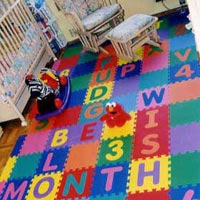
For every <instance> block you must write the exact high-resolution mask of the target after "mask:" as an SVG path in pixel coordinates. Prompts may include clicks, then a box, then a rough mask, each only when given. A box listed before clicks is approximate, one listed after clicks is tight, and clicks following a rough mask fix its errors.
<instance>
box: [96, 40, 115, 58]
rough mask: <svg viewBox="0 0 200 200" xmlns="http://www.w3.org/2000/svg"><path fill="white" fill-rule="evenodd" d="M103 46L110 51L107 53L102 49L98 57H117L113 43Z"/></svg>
mask: <svg viewBox="0 0 200 200" xmlns="http://www.w3.org/2000/svg"><path fill="white" fill-rule="evenodd" d="M103 48H104V49H105V50H106V51H107V52H108V54H106V53H104V52H102V51H100V53H99V56H98V59H99V58H105V57H108V56H115V57H117V55H116V52H115V49H114V47H113V46H112V44H108V45H106V46H103Z"/></svg>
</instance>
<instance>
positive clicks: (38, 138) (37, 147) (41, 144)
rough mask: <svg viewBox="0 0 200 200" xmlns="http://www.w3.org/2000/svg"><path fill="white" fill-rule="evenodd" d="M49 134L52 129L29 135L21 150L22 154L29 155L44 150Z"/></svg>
mask: <svg viewBox="0 0 200 200" xmlns="http://www.w3.org/2000/svg"><path fill="white" fill-rule="evenodd" d="M49 135H50V131H46V132H39V133H35V134H31V135H27V137H26V139H25V141H24V143H23V145H22V148H21V150H20V155H27V154H32V153H37V152H42V151H44V150H45V145H46V144H47V141H48V137H49Z"/></svg>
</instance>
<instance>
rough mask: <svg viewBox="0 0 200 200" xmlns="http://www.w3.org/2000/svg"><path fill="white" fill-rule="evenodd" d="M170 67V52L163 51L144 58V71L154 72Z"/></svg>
mask: <svg viewBox="0 0 200 200" xmlns="http://www.w3.org/2000/svg"><path fill="white" fill-rule="evenodd" d="M167 67H168V53H162V54H159V55H157V56H152V57H147V58H145V59H143V63H142V71H141V72H142V73H147V72H152V71H156V70H159V69H164V68H167Z"/></svg>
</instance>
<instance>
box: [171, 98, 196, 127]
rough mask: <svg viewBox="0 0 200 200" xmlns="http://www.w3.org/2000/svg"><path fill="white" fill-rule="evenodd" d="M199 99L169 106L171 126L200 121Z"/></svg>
mask: <svg viewBox="0 0 200 200" xmlns="http://www.w3.org/2000/svg"><path fill="white" fill-rule="evenodd" d="M199 109H200V99H195V100H190V101H185V102H181V103H177V104H173V105H170V124H171V126H176V125H181V124H187V123H191V122H199V121H200V111H199Z"/></svg>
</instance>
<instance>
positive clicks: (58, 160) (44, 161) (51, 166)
mask: <svg viewBox="0 0 200 200" xmlns="http://www.w3.org/2000/svg"><path fill="white" fill-rule="evenodd" d="M68 153H69V147H67V146H65V147H64V148H60V149H54V150H49V151H44V152H43V153H42V155H41V159H40V163H39V165H38V169H37V174H38V175H39V174H45V173H51V172H57V171H62V170H63V169H64V165H65V162H66V159H67V157H68ZM44 166H46V168H44Z"/></svg>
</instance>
